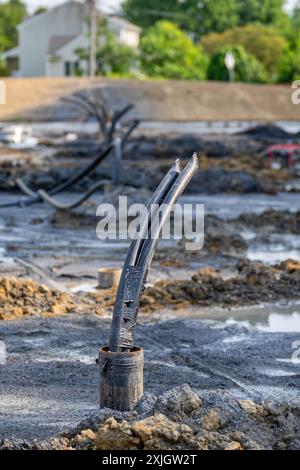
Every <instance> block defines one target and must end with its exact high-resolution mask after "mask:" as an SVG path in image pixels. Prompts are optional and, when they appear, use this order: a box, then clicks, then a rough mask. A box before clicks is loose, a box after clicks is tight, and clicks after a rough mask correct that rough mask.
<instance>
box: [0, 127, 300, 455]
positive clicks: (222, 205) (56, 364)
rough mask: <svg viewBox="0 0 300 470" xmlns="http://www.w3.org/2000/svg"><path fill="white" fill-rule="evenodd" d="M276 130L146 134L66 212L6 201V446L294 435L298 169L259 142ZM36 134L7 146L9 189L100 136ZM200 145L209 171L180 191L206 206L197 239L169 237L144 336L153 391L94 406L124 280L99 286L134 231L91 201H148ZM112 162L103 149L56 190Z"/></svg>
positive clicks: (0, 232) (0, 406) (68, 162)
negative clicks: (113, 222) (123, 405)
mask: <svg viewBox="0 0 300 470" xmlns="http://www.w3.org/2000/svg"><path fill="white" fill-rule="evenodd" d="M267 131H268V132H267ZM267 131H266V129H262V128H259V129H256V134H255V133H254V131H253V132H252V133H246V134H245V135H234V136H205V137H201V138H200V137H199V136H197V137H195V136H186V135H185V136H182V135H172V136H164V137H162V136H161V135H156V136H153V134H151V135H150V134H149V135H145V134H144V133H137V135H136V136H135V138H134V139H133V141H132V142H131V144H130V146H129V147H128V149H127V153H126V155H125V160H124V169H123V173H122V185H121V186H120V187H119V188H118V189H117V190H116V189H115V188H114V187H113V185H112V184H111V183H107V185H106V187H105V189H104V193H103V192H102V193H101V192H99V193H97V194H95V195H94V196H93V197H92V198H91V200H90V201H89V202H87V203H85V204H84V205H83V206H82V207H81V208H79V209H76V210H73V211H71V212H65V211H57V210H55V209H53V208H51V207H50V206H48V205H47V204H42V203H39V204H36V205H34V206H32V207H18V208H5V209H0V242H1V244H0V320H1V322H0V334H1V338H0V340H1V341H0V347H1V348H2V349H1V348H0V351H1V354H2V356H1V357H2V358H3V357H4V359H3V360H2V363H1V365H0V442H1V444H0V446H1V448H3V449H12V448H16V449H21V448H22V449H23V448H34V449H37V448H51V449H56V448H63V449H66V448H72V449H89V448H98V449H116V448H121V449H129V448H132V449H141V448H144V449H151V448H154V449H171V448H180V449H181V448H182V449H233V450H239V449H271V448H274V449H299V448H300V442H299V427H300V403H299V385H300V382H299V359H298V353H297V348H298V346H297V345H298V343H299V339H300V303H299V301H300V288H299V286H300V277H299V276H300V198H299V193H298V192H297V187H298V186H297V185H299V177H298V176H297V175H295V174H292V173H291V172H288V171H287V170H286V169H281V170H275V169H273V168H272V167H271V166H270V162H269V161H268V160H267V159H266V155H265V152H264V151H265V147H266V145H267V144H268V142H269V139H270V138H272V139H282V138H284V136H283V135H282V134H279V133H278V130H276V129H275V130H274V129H272V128H271V129H270V128H268V129H267ZM274 133H275V134H274ZM43 138H44V142H43V143H42V145H40V146H39V147H38V148H36V149H33V150H30V151H29V150H27V151H21V150H18V151H17V150H16V149H14V150H12V149H8V148H7V147H2V148H1V149H0V153H1V160H0V166H1V173H0V188H1V192H0V200H1V203H4V202H11V201H13V200H16V199H19V198H24V196H21V195H20V193H19V192H17V190H16V187H15V184H14V181H15V178H16V177H17V176H22V177H24V179H25V181H26V182H27V183H28V184H30V186H31V187H32V188H35V189H36V188H38V187H42V188H44V189H49V188H51V187H53V185H57V184H58V183H60V182H62V181H64V180H65V179H66V177H68V176H69V175H70V174H71V173H72V172H73V171H74V169H76V168H78V167H80V166H81V165H82V164H83V163H84V162H86V159H87V156H86V154H87V150H89V151H90V152H91V153H93V152H94V154H97V152H98V151H99V149H100V147H101V145H99V144H98V143H97V142H96V143H95V141H94V140H93V139H91V136H80V139H81V141H82V140H83V139H87V140H88V143H87V142H86V143H85V144H83V145H80V144H79V143H77V144H78V145H73V144H72V145H71V144H68V143H66V142H65V141H64V136H60V140H59V141H57V137H54V136H51V135H46V136H44V137H43ZM286 138H288V137H286ZM195 150H196V151H197V152H198V155H199V159H200V163H201V171H200V174H199V176H198V177H197V178H195V180H194V181H193V182H192V183H191V186H190V188H189V191H188V192H187V193H186V194H185V195H184V196H183V197H182V198H181V199H180V202H181V203H184V202H188V203H191V202H194V203H195V202H198V203H203V204H204V205H205V239H204V247H203V249H202V250H200V251H191V252H188V251H185V250H184V246H183V245H184V242H185V240H182V241H175V240H170V241H161V242H160V244H159V247H158V250H157V252H156V255H155V259H154V263H153V267H152V269H151V273H150V276H149V281H148V285H147V288H146V290H145V292H144V295H143V298H142V304H141V312H140V317H139V324H138V328H137V336H136V344H137V345H138V346H141V347H143V348H144V349H145V391H146V393H145V396H144V398H143V400H142V402H141V403H140V404H139V406H138V408H137V410H135V411H134V412H132V413H124V414H120V413H115V412H113V411H112V410H101V411H99V409H98V388H99V386H98V370H97V365H96V363H95V358H96V357H97V354H98V349H99V347H101V346H103V345H105V344H107V341H108V336H109V328H110V321H111V314H112V310H113V305H114V299H115V293H116V291H115V289H111V290H99V289H97V271H98V269H99V268H103V267H113V268H116V269H119V268H121V267H122V263H123V260H124V258H125V255H126V251H127V249H128V246H129V244H128V242H127V241H126V240H125V241H124V240H106V241H103V240H99V239H97V237H96V232H95V228H96V224H97V221H98V219H97V217H96V216H95V212H96V207H97V205H98V204H99V203H100V202H103V201H105V202H112V201H113V202H114V203H116V204H117V202H118V196H119V195H120V194H127V195H128V196H129V200H130V202H144V203H145V202H146V201H147V200H148V199H149V196H150V195H151V192H152V191H153V188H154V187H155V185H156V184H157V183H158V181H159V179H160V178H161V176H162V175H163V173H164V172H165V171H166V169H168V168H169V166H170V164H171V162H172V161H173V160H174V158H175V157H176V156H183V157H184V158H188V157H189V156H190V155H191V153H192V152H193V151H195ZM137 155H138V156H139V159H138V160H137V158H136V156H137ZM110 176H111V161H108V162H106V164H105V165H103V167H102V166H101V167H100V168H99V169H98V170H97V172H96V173H95V174H94V175H93V177H92V178H90V179H88V180H87V181H85V182H83V183H82V184H81V185H78V186H77V187H75V188H74V192H72V193H67V194H63V195H62V196H60V200H61V201H64V202H67V201H72V200H74V198H77V197H78V194H79V192H80V191H81V190H82V189H87V188H88V186H89V184H90V183H91V181H95V180H96V179H99V178H103V177H106V178H108V177H110ZM5 351H6V354H5ZM5 357H6V359H5Z"/></svg>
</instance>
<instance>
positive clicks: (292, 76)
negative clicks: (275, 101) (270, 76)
mask: <svg viewBox="0 0 300 470" xmlns="http://www.w3.org/2000/svg"><path fill="white" fill-rule="evenodd" d="M299 54H300V50H299V48H298V49H297V50H292V49H287V50H286V51H285V53H284V54H283V56H282V58H281V61H280V63H279V65H278V78H277V81H278V82H279V83H291V82H293V81H294V80H297V79H299V78H300V62H299Z"/></svg>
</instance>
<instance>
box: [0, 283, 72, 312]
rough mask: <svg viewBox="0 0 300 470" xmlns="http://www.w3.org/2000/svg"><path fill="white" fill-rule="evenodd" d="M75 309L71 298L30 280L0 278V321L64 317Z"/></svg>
mask: <svg viewBox="0 0 300 470" xmlns="http://www.w3.org/2000/svg"><path fill="white" fill-rule="evenodd" d="M74 308H75V303H74V301H73V299H72V297H71V296H70V295H68V294H66V293H64V292H59V291H58V290H51V289H49V288H48V287H47V286H44V285H41V284H38V283H37V282H34V281H32V280H31V279H17V278H14V277H6V278H0V320H12V319H14V318H20V317H22V316H29V315H43V316H56V315H64V314H66V313H68V312H71V311H72V310H73V309H74Z"/></svg>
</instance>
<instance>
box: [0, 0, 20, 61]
mask: <svg viewBox="0 0 300 470" xmlns="http://www.w3.org/2000/svg"><path fill="white" fill-rule="evenodd" d="M25 15H26V6H25V4H24V3H23V2H22V1H21V0H8V1H6V2H5V3H1V4H0V52H1V51H2V52H3V51H5V50H7V49H10V48H12V47H14V46H16V45H17V43H18V32H17V28H16V27H17V25H18V24H19V23H21V21H22V20H23V18H24V17H25Z"/></svg>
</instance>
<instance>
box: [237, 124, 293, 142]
mask: <svg viewBox="0 0 300 470" xmlns="http://www.w3.org/2000/svg"><path fill="white" fill-rule="evenodd" d="M240 135H247V136H251V137H253V138H255V139H258V140H263V141H264V140H269V139H270V140H272V139H273V140H274V139H275V140H282V139H284V140H286V139H292V138H293V137H295V136H294V134H290V133H289V132H286V131H285V130H284V129H282V128H281V127H279V126H275V125H274V124H264V125H260V126H256V127H253V128H251V129H248V130H246V131H243V132H241V133H240Z"/></svg>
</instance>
